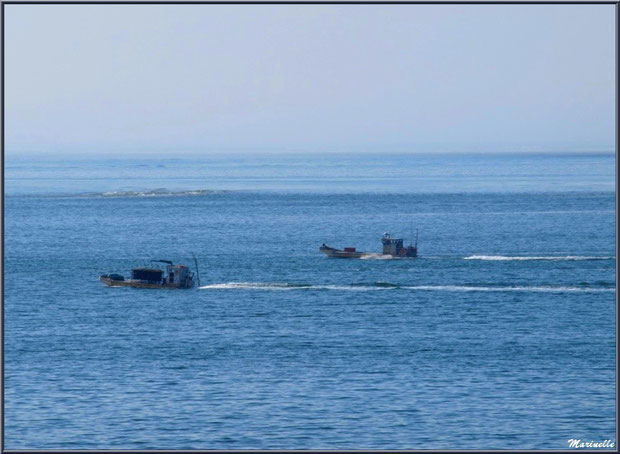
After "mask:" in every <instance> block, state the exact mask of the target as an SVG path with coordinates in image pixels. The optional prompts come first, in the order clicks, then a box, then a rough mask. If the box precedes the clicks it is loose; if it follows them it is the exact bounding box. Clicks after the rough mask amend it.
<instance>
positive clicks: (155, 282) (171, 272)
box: [99, 254, 200, 289]
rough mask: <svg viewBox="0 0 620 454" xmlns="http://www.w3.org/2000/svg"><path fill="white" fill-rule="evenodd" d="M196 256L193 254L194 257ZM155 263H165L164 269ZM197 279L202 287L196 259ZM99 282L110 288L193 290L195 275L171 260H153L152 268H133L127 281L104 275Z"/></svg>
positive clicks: (123, 278)
mask: <svg viewBox="0 0 620 454" xmlns="http://www.w3.org/2000/svg"><path fill="white" fill-rule="evenodd" d="M193 255H194V254H192V256H193ZM154 263H163V264H164V266H163V267H157V266H154V265H153V264H154ZM194 264H195V266H196V277H197V282H198V285H200V275H199V274H198V262H197V261H196V257H194ZM99 280H100V281H101V282H103V283H104V284H105V285H107V286H109V287H133V288H162V289H180V288H192V287H193V286H194V285H195V283H196V282H195V281H194V273H192V272H191V271H190V269H189V267H187V266H185V265H175V264H174V263H172V262H171V261H170V260H151V266H148V267H138V268H132V270H131V277H130V278H129V279H125V277H124V276H123V275H121V274H116V273H111V274H102V275H101V276H99Z"/></svg>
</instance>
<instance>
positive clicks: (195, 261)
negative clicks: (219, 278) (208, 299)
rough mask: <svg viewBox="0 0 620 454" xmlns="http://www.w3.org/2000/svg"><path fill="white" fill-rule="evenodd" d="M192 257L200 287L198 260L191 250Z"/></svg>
mask: <svg viewBox="0 0 620 454" xmlns="http://www.w3.org/2000/svg"><path fill="white" fill-rule="evenodd" d="M192 257H193V258H194V265H195V266H196V277H197V278H198V287H200V273H199V272H198V260H196V256H195V255H194V253H193V252H192Z"/></svg>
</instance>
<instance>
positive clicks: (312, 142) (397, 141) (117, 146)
mask: <svg viewBox="0 0 620 454" xmlns="http://www.w3.org/2000/svg"><path fill="white" fill-rule="evenodd" d="M4 8H5V36H4V38H5V41H4V45H5V61H4V64H5V66H4V70H5V73H4V76H5V77H4V83H5V104H4V109H5V153H6V154H7V155H11V154H13V155H15V154H20V153H26V152H45V153H58V152H77V153H81V154H91V153H93V154H106V153H123V152H128V151H131V152H139V153H149V152H171V153H172V152H198V153H206V152H210V151H211V152H215V151H226V150H239V151H243V150H245V151H248V152H251V151H263V152H264V151H272V150H276V151H277V150H280V151H291V152H295V151H304V152H313V151H321V152H325V151H342V152H356V151H357V152H364V151H377V152H380V151H382V150H389V151H407V152H427V151H460V150H469V151H532V150H533V151H545V150H549V151H562V150H580V151H590V150H595V151H601V150H614V147H615V95H616V94H615V19H614V16H615V6H614V5H566V4H565V5H26V4H20V5H4Z"/></svg>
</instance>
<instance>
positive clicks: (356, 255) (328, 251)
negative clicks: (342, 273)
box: [319, 246, 371, 259]
mask: <svg viewBox="0 0 620 454" xmlns="http://www.w3.org/2000/svg"><path fill="white" fill-rule="evenodd" d="M319 251H321V252H322V253H323V254H325V255H326V256H328V257H331V258H335V259H360V258H362V257H365V256H367V255H371V254H369V253H368V252H360V251H354V252H350V251H343V250H340V249H335V248H333V247H329V246H321V247H320V248H319Z"/></svg>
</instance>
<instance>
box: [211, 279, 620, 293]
mask: <svg viewBox="0 0 620 454" xmlns="http://www.w3.org/2000/svg"><path fill="white" fill-rule="evenodd" d="M200 289H202V290H226V289H241V290H338V291H348V292H367V291H377V290H394V289H404V290H420V291H439V292H441V291H444V292H547V293H566V292H583V293H595V292H604V293H613V292H615V291H616V289H615V288H588V287H567V286H558V287H553V286H514V287H507V286H503V287H489V286H469V285H413V286H408V285H403V286H396V285H394V286H385V285H335V284H319V285H304V284H288V283H267V282H226V283H219V284H210V285H203V286H202V287H200Z"/></svg>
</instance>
